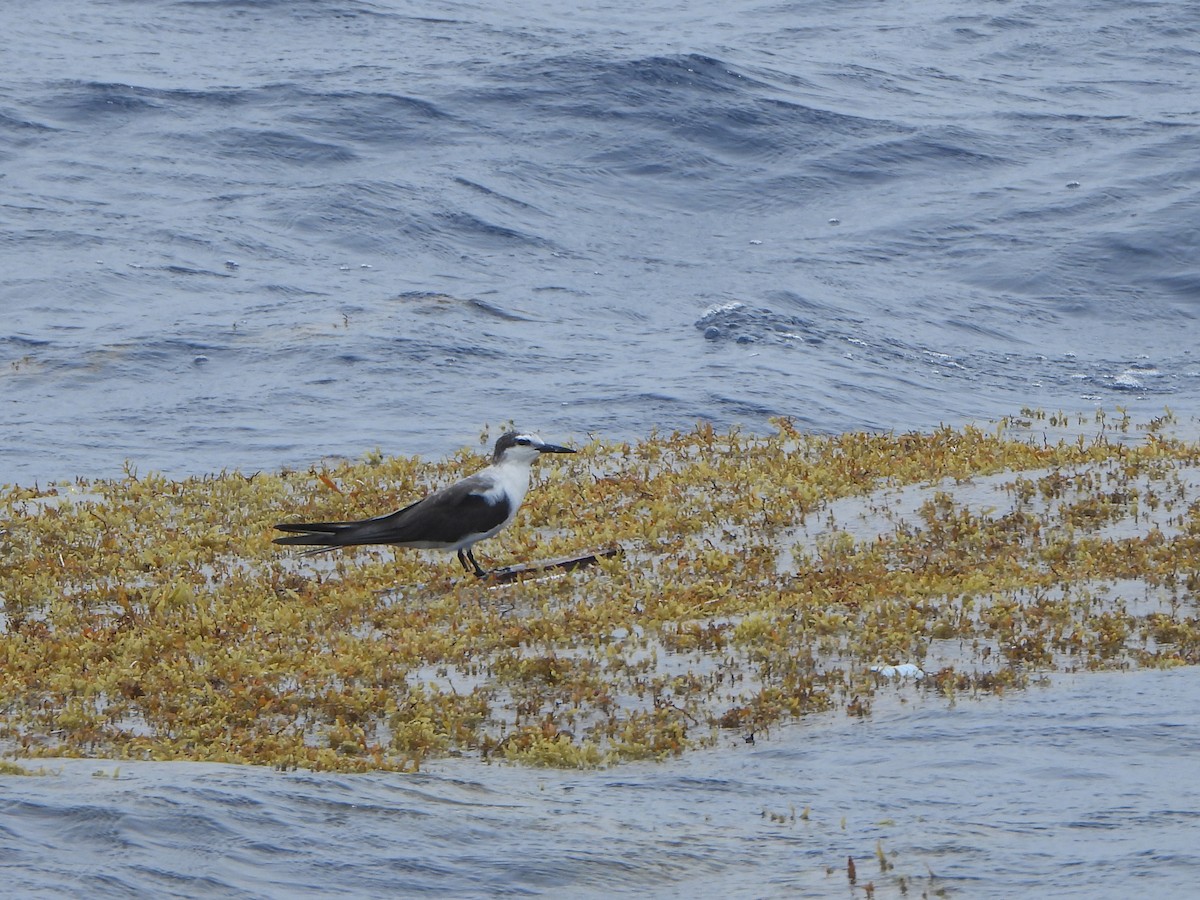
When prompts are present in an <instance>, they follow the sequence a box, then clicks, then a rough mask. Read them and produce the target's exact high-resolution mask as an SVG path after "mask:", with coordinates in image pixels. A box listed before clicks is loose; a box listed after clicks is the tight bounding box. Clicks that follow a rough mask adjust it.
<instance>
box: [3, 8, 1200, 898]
mask: <svg viewBox="0 0 1200 900" xmlns="http://www.w3.org/2000/svg"><path fill="white" fill-rule="evenodd" d="M0 33H3V34H4V35H5V48H6V49H5V53H4V71H3V75H2V76H0V77H2V83H3V86H4V90H3V92H2V93H0V254H2V258H3V263H4V264H3V266H0V312H2V313H3V315H0V426H2V427H3V433H4V440H3V441H0V482H17V483H22V484H27V483H31V482H34V481H41V482H45V481H47V480H54V479H69V478H71V477H73V476H76V475H83V476H103V475H112V474H116V473H118V472H119V471H120V470H121V467H122V465H123V464H124V461H125V460H129V461H130V462H131V464H132V465H134V466H135V467H137V468H140V469H141V470H143V471H144V470H147V469H158V470H162V471H165V472H166V473H168V474H171V475H185V474H199V473H205V472H211V471H215V470H218V469H221V468H239V469H242V470H244V471H254V470H256V469H276V468H279V467H281V466H305V465H308V464H309V463H311V462H312V461H314V460H317V459H319V458H321V457H323V456H325V455H327V454H344V455H349V456H360V455H361V454H363V453H364V452H366V451H368V450H370V449H372V448H375V447H380V448H382V449H383V450H384V451H385V452H396V453H406V454H408V453H419V454H427V455H437V456H441V455H444V454H447V453H449V452H451V451H453V450H454V449H456V448H458V447H460V446H462V445H464V444H467V443H471V442H473V440H474V439H475V436H476V435H477V434H478V433H479V431H480V430H481V429H482V428H483V426H484V425H485V424H491V425H497V424H500V423H501V422H503V421H505V420H509V419H511V420H515V421H517V422H520V423H521V424H523V425H526V426H528V427H531V428H538V429H539V430H541V431H542V432H543V433H544V434H546V435H547V437H552V438H557V439H562V440H568V439H571V438H573V437H579V436H582V435H584V434H588V433H595V434H597V435H600V436H603V437H607V438H636V437H639V436H642V435H645V434H646V433H648V432H649V431H650V430H651V429H652V428H655V427H658V428H662V429H670V428H675V427H685V428H686V427H690V426H691V425H692V424H693V423H694V422H695V421H696V420H697V419H700V418H704V419H709V420H712V421H714V422H715V423H717V424H719V425H728V424H732V423H741V424H743V425H745V426H747V427H749V428H755V429H759V428H765V427H767V419H768V417H770V416H772V415H776V414H785V415H790V416H794V417H796V418H797V419H798V420H800V422H801V423H802V424H803V425H804V426H805V427H808V428H811V429H814V430H818V431H836V430H839V429H845V428H852V427H853V428H858V427H867V428H885V429H891V428H894V429H899V430H907V429H914V428H926V427H930V426H933V425H936V424H938V423H940V422H961V421H964V420H985V419H988V418H994V417H998V416H1001V415H1004V414H1008V413H1013V412H1016V411H1017V410H1018V409H1020V408H1021V407H1022V406H1043V407H1046V408H1049V409H1064V410H1067V411H1077V410H1082V411H1085V412H1087V411H1090V410H1092V409H1093V408H1095V407H1104V408H1106V409H1109V410H1112V409H1113V408H1114V407H1116V406H1123V407H1126V408H1128V409H1129V410H1130V411H1131V412H1132V413H1133V414H1134V416H1135V417H1139V418H1146V417H1149V416H1153V415H1157V414H1158V413H1160V412H1161V411H1162V409H1163V407H1164V406H1170V407H1171V408H1172V409H1173V410H1174V411H1175V412H1176V413H1177V414H1178V415H1179V416H1180V418H1181V420H1184V421H1194V420H1195V418H1196V417H1197V416H1200V359H1198V358H1197V351H1196V349H1195V347H1196V343H1197V341H1196V334H1197V330H1196V316H1197V311H1198V309H1200V262H1198V260H1200V230H1198V229H1197V228H1196V222H1197V221H1198V219H1200V189H1198V185H1200V162H1198V160H1200V106H1198V102H1197V99H1196V98H1197V94H1196V90H1195V87H1196V85H1197V83H1200V78H1198V76H1200V51H1198V50H1197V48H1198V47H1200V6H1196V5H1194V4H1186V3H1176V2H1131V0H1126V2H1118V3H1113V2H1099V0H1063V2H1058V3H1055V4H1052V5H1045V4H1040V3H1033V2H1026V0H955V2H941V0H932V2H923V3H920V4H912V3H909V4H885V3H878V2H841V0H839V2H831V0H827V2H823V3H822V2H804V3H800V2H762V0H732V2H730V0H725V2H721V3H717V2H709V3H695V2H681V0H652V2H650V3H637V4H632V3H630V4H619V3H617V4H604V5H583V6H580V5H578V4H566V3H556V2H553V0H551V2H548V3H541V4H512V3H438V2H432V3H424V4H416V3H408V2H400V0H378V2H372V3H368V2H357V0H286V2H285V0H277V2H276V0H261V2H260V0H185V2H170V0H140V2H134V0H47V2H40V3H38V4H34V5H31V4H19V3H6V4H0ZM901 695H902V696H905V697H907V698H908V699H909V701H910V702H909V703H907V704H902V705H898V706H897V707H896V709H895V710H894V712H892V713H886V712H877V713H876V714H875V715H874V716H873V717H872V718H871V719H869V720H867V721H864V722H850V721H847V720H845V719H840V718H830V719H819V720H813V721H809V722H805V723H800V724H797V725H794V726H792V727H788V728H784V729H780V730H779V731H777V732H776V733H775V734H772V735H770V736H769V737H767V738H764V739H761V740H760V741H759V742H758V743H757V744H756V745H754V746H748V745H744V744H741V743H740V742H737V741H736V739H731V743H730V744H729V745H727V746H723V747H720V748H715V749H713V750H711V751H705V752H702V753H697V754H695V755H693V756H690V757H688V758H685V759H682V760H677V761H670V762H667V763H664V764H661V765H645V766H642V765H630V766H624V767H622V768H620V769H617V770H612V771H606V772H596V773H587V774H574V773H557V772H554V773H544V772H531V771H528V770H521V769H511V768H505V767H487V768H485V767H480V766H478V765H476V764H473V763H467V762H465V761H460V762H455V761H446V762H442V763H438V764H436V765H435V766H434V768H433V770H432V771H430V772H429V773H426V774H422V775H420V776H417V777H411V778H406V777H398V776H390V775H389V776H382V775H381V776H377V777H357V778H351V777H344V776H322V775H308V774H295V773H292V774H280V773H274V772H267V771H261V770H255V769H231V768H217V767H210V766H198V765H156V764H139V765H122V766H121V767H120V770H119V777H117V778H115V779H113V778H111V777H108V776H111V774H112V773H113V771H114V769H115V765H114V764H111V763H104V762H71V763H67V764H65V765H64V766H63V767H62V769H61V771H60V772H59V773H58V774H54V775H51V776H47V777H43V778H31V779H23V778H3V779H0V808H2V809H3V810H4V815H3V817H0V859H2V860H3V871H4V877H5V879H6V882H7V884H8V886H9V887H10V889H12V890H14V891H15V892H17V893H21V894H24V895H39V894H40V895H46V896H62V895H66V894H78V893H84V892H86V893H87V894H88V895H89V896H125V895H127V894H129V893H130V892H134V891H136V892H141V893H145V894H152V895H156V896H189V897H190V896H197V895H204V894H211V895H222V896H224V895H243V896H272V895H273V896H297V895H302V894H310V895H327V894H333V893H337V892H341V891H343V890H345V891H349V892H351V893H355V894H359V895H377V896H378V895H402V894H415V893H419V892H429V893H438V894H454V895H459V896H468V895H485V894H495V893H513V894H559V893H561V892H562V891H563V890H564V889H569V890H570V891H571V892H573V893H577V894H588V893H590V894H594V895H597V896H598V895H602V894H607V893H610V892H611V891H613V890H625V891H627V892H629V893H645V892H651V893H657V894H663V895H671V894H683V893H687V894H690V895H695V896H713V895H722V896H747V897H753V896H776V895H794V894H795V893H797V892H799V893H805V892H808V893H811V894H813V895H837V896H849V895H851V893H852V889H851V888H850V886H849V884H848V878H847V872H846V859H847V857H854V858H855V859H856V865H857V872H858V880H859V885H860V886H861V885H863V884H865V883H866V882H868V881H871V882H874V884H875V885H876V887H877V896H884V895H895V896H899V895H900V892H901V881H900V879H901V878H903V879H905V882H904V886H905V887H907V889H908V896H920V895H921V892H923V891H925V890H926V889H933V890H936V889H939V888H946V889H947V890H948V891H950V893H951V894H952V895H961V896H1014V897H1017V896H1030V895H1036V894H1041V895H1045V894H1051V893H1052V894H1054V895H1055V896H1079V897H1100V896H1111V897H1125V896H1129V895H1130V894H1131V893H1133V892H1135V891H1136V892H1140V893H1145V894H1148V895H1171V894H1172V893H1174V894H1175V895H1178V896H1182V895H1184V894H1186V893H1187V892H1188V890H1189V889H1194V886H1195V885H1196V884H1197V883H1200V866H1198V862H1200V856H1198V854H1197V851H1196V849H1195V848H1196V847H1197V846H1200V834H1198V833H1197V832H1198V829H1197V812H1196V810H1197V809H1198V808H1200V797H1197V793H1196V787H1195V784H1194V782H1195V779H1194V777H1192V775H1191V774H1190V773H1191V772H1192V771H1193V769H1194V767H1195V759H1196V757H1197V751H1198V750H1200V747H1198V746H1197V741H1198V736H1197V730H1196V722H1197V712H1198V711H1200V710H1198V708H1197V705H1198V703H1200V688H1198V686H1197V681H1196V674H1195V673H1194V672H1192V671H1178V672H1171V673H1139V674H1131V675H1104V676H1089V677H1082V676H1080V677H1078V678H1070V679H1056V682H1055V684H1054V685H1053V686H1051V687H1049V688H1048V689H1047V690H1044V691H1043V690H1033V691H1031V692H1029V693H1026V694H1022V695H1019V696H1011V697H1008V698H1005V699H1002V700H995V699H991V700H987V701H984V702H982V703H979V704H976V703H974V702H962V703H960V704H958V705H957V706H954V707H950V708H948V707H947V706H945V705H944V703H943V702H941V701H935V700H932V699H928V700H926V699H922V694H921V690H920V688H917V687H915V686H912V685H909V686H907V687H904V688H902V689H901ZM95 772H99V775H97V776H93V773H95ZM806 808H808V809H809V810H810V812H809V814H808V817H807V818H805V817H804V810H805V809H806ZM793 817H794V818H793ZM877 847H879V848H882V852H883V853H884V854H885V858H886V859H887V860H888V861H889V862H890V863H891V864H892V865H893V866H894V868H891V869H888V870H886V871H882V870H881V865H880V862H879V860H878V859H877V858H876V855H875V854H876V850H877ZM858 893H861V892H858Z"/></svg>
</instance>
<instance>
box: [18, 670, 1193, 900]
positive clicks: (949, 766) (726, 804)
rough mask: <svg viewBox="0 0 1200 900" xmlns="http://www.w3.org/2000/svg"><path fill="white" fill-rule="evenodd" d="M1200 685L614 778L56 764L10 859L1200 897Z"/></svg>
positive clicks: (302, 884)
mask: <svg viewBox="0 0 1200 900" xmlns="http://www.w3.org/2000/svg"><path fill="white" fill-rule="evenodd" d="M1197 681H1198V678H1197V672H1196V670H1195V669H1184V670H1176V671H1173V672H1139V673H1132V674H1126V673H1107V674H1094V675H1088V676H1060V677H1056V679H1055V683H1054V684H1052V685H1051V686H1049V687H1046V688H1038V689H1034V690H1031V691H1028V692H1024V693H1020V694H1015V695H1012V696H1010V697H1008V698H1005V699H998V698H994V697H990V698H987V699H985V700H983V701H981V702H977V701H973V700H961V701H959V703H958V704H957V705H954V706H948V705H947V704H946V703H945V701H944V700H940V699H937V698H936V697H934V696H928V697H927V696H926V695H924V694H923V693H922V692H921V691H920V690H919V689H914V688H912V686H911V685H910V686H908V687H906V688H903V689H902V690H901V691H900V692H899V693H898V694H897V695H896V696H895V697H894V698H893V700H894V701H897V700H898V699H899V698H901V697H903V698H904V700H905V701H906V702H904V703H899V702H892V703H891V704H889V703H887V702H886V701H885V702H880V703H878V704H877V706H878V707H881V708H882V709H881V711H877V712H876V713H874V714H873V715H872V716H871V717H870V718H868V719H865V720H851V719H849V718H847V717H846V716H844V715H838V716H834V715H823V716H817V717H814V718H813V719H811V720H805V721H803V722H800V723H797V724H793V725H790V726H786V727H783V728H779V729H776V730H775V731H774V732H772V733H771V734H770V735H769V736H766V737H764V738H763V739H762V740H759V741H758V742H757V743H755V744H754V745H753V746H750V745H747V744H745V743H743V742H742V741H741V739H740V738H738V737H734V738H732V739H731V740H730V742H729V743H728V745H726V746H721V747H717V748H713V749H711V750H704V751H698V752H696V753H693V754H691V755H690V756H688V757H686V758H684V759H681V760H677V761H675V762H670V763H666V764H655V763H634V764H629V765H625V766H621V767H620V768H617V769H613V770H609V771H601V772H583V773H579V772H561V771H538V770H533V771H531V770H527V769H517V768H513V767H507V766H480V765H478V764H476V763H471V762H467V761H465V760H445V761H441V762H436V763H434V764H433V766H432V767H431V768H430V770H429V771H428V772H426V773H422V774H418V775H406V776H396V775H363V776H345V775H314V774H310V773H303V772H290V773H281V772H273V771H265V770H260V769H255V768H253V767H236V766H214V765H199V764H179V763H139V764H134V765H129V764H120V765H117V764H114V763H111V762H104V761H95V760H70V761H64V762H50V763H48V764H47V770H48V771H50V773H51V774H48V775H45V776H43V777H33V778H25V777H15V778H4V779H3V780H2V781H0V860H2V861H3V862H2V865H3V872H4V878H5V885H6V889H7V890H8V891H9V892H10V895H13V896H47V897H64V896H83V895H86V896H89V897H127V896H132V895H138V894H140V895H143V896H154V897H201V896H209V897H329V896H361V897H414V896H453V897H496V896H529V897H538V896H547V897H562V896H570V897H607V896H620V895H623V896H639V897H644V896H660V897H738V898H755V897H797V896H800V897H861V896H865V895H864V893H863V889H864V888H865V886H866V885H867V884H872V885H873V886H874V888H875V896H876V897H880V898H883V897H889V898H892V897H905V896H907V897H922V896H929V897H935V896H944V897H1013V898H1024V897H1033V896H1036V897H1077V898H1081V900H1083V898H1087V900H1094V898H1126V897H1129V896H1131V895H1133V894H1134V893H1136V894H1138V895H1140V896H1147V897H1169V896H1178V897H1187V896H1191V895H1192V894H1194V892H1195V886H1196V883H1197V880H1198V879H1200V787H1198V786H1197V784H1196V780H1195V778H1193V777H1191V773H1192V772H1193V771H1194V769H1195V760H1196V757H1197V754H1198V753H1200V724H1198V723H1200V703H1198V701H1197V698H1198V697H1200V689H1198V685H1197ZM880 854H882V859H883V861H885V862H886V864H887V866H888V868H887V869H886V870H885V869H884V862H881V859H880ZM851 858H852V859H853V860H854V864H855V873H856V876H857V887H851V885H850V883H849V876H848V871H847V870H848V866H847V861H848V859H851Z"/></svg>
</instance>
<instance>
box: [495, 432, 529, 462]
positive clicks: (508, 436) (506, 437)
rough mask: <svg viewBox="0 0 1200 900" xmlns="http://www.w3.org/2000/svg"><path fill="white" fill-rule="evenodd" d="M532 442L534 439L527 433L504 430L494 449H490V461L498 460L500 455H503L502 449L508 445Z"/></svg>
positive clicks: (514, 445)
mask: <svg viewBox="0 0 1200 900" xmlns="http://www.w3.org/2000/svg"><path fill="white" fill-rule="evenodd" d="M532 443H534V439H533V438H531V437H530V436H529V435H527V434H522V433H521V432H519V431H506V432H505V433H504V434H502V435H500V438H499V439H498V440H497V441H496V449H495V450H494V451H492V462H499V461H500V457H501V456H503V455H504V451H505V450H507V449H508V448H509V447H516V446H518V445H519V444H532Z"/></svg>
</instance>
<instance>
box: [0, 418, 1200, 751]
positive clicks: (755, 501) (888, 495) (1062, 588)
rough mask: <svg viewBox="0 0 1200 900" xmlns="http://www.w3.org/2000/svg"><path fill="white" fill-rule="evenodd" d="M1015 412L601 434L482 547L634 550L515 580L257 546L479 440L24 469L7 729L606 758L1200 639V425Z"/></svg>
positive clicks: (179, 744)
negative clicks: (298, 459)
mask: <svg viewBox="0 0 1200 900" xmlns="http://www.w3.org/2000/svg"><path fill="white" fill-rule="evenodd" d="M1023 416H1024V417H1023V418H1014V419H1008V420H1005V421H1003V422H1001V423H999V425H997V427H995V428H994V429H992V430H981V429H979V428H975V427H964V428H957V429H956V428H941V429H938V430H936V431H934V432H932V433H928V434H918V433H912V434H867V433H852V434H838V435H829V436H814V435H809V434H804V433H802V432H800V431H799V430H798V429H797V428H796V427H795V426H794V425H793V424H792V423H791V422H788V421H779V422H777V423H776V426H777V431H776V433H774V434H772V435H770V436H766V437H762V436H751V435H746V434H743V433H742V432H740V431H738V430H733V431H730V432H727V433H718V432H716V431H714V430H713V429H712V428H711V427H709V426H707V425H701V426H699V427H697V428H696V429H695V430H693V431H691V432H688V433H676V434H671V435H668V436H659V435H655V436H651V437H649V438H647V439H646V440H644V441H642V442H641V443H638V444H624V443H606V442H602V441H592V442H591V443H589V444H587V445H586V446H585V447H584V448H582V452H581V453H580V454H579V455H578V457H574V458H572V459H570V460H566V461H562V463H561V464H559V465H556V466H554V467H547V468H546V469H544V470H543V471H542V472H541V473H540V474H541V477H542V479H543V482H542V484H541V485H539V486H538V487H537V488H536V489H535V490H533V491H532V492H531V493H530V496H529V499H528V501H527V503H526V506H525V507H524V508H523V510H522V513H521V515H520V516H519V518H518V520H517V522H516V524H515V525H514V526H513V527H512V528H511V529H509V530H508V531H506V532H504V533H503V535H502V536H501V537H499V538H497V539H495V540H493V541H491V542H489V545H488V546H487V548H486V550H485V552H486V554H487V555H488V557H489V559H491V560H493V561H494V562H497V563H504V562H511V561H524V560H531V559H537V558H545V557H552V556H561V555H569V554H571V553H573V552H577V551H580V550H585V549H589V548H595V547H600V546H605V545H608V544H619V545H621V547H623V548H624V550H625V552H624V553H623V554H622V555H620V556H617V557H614V558H611V559H606V560H603V561H601V562H600V563H599V564H598V565H597V566H595V567H593V568H591V569H587V570H579V571H574V572H571V573H566V574H557V575H555V576H553V577H541V578H528V579H525V580H522V581H518V582H516V583H513V584H494V583H488V582H487V581H480V580H476V579H474V578H470V577H463V575H462V573H461V572H459V571H458V570H457V566H455V565H453V564H452V563H453V560H452V559H450V558H448V557H445V556H441V555H436V554H430V553H418V552H413V551H407V550H401V551H393V550H390V549H388V548H366V549H359V550H353V551H349V552H346V553H342V554H340V555H334V554H329V555H326V556H320V557H309V558H305V557H299V556H296V555H294V554H291V553H288V552H284V551H281V550H280V548H279V547H276V546H274V545H272V544H271V536H272V535H271V524H272V523H273V522H276V521H279V520H280V519H284V518H292V517H295V518H312V519H336V518H356V517H361V516H364V515H370V514H373V513H377V512H381V511H386V510H388V509H390V508H398V507H399V506H400V505H401V504H403V503H404V502H405V501H406V500H408V499H410V498H411V497H413V496H414V495H417V494H420V493H421V492H423V491H426V490H428V489H429V488H431V487H433V486H436V485H438V484H444V483H445V482H446V481H448V480H451V479H453V478H456V477H459V476H460V475H462V474H464V472H465V471H467V470H469V469H470V468H472V467H475V466H478V465H480V464H481V462H482V460H481V458H480V457H479V455H478V454H475V453H470V452H464V453H461V454H458V455H457V456H455V457H454V458H452V459H449V460H446V461H443V462H440V463H423V462H420V461H418V460H416V459H411V458H403V457H396V458H385V457H382V456H380V455H379V454H375V455H372V456H370V457H368V458H367V459H365V460H363V461H361V462H356V463H346V464H344V465H337V466H333V467H330V468H324V469H320V470H313V471H309V472H282V473H278V474H266V473H258V474H254V475H244V474H241V473H237V472H234V473H228V472H223V473H221V474H219V475H213V476H208V477H203V478H191V479H187V480H184V481H173V480H169V479H166V478H163V477H161V476H158V475H154V474H147V475H139V474H137V473H136V472H135V471H133V470H132V469H130V470H129V471H127V473H126V475H125V477H123V478H120V479H115V480H111V481H95V482H83V481H78V482H75V483H70V484H58V485H53V486H51V487H49V488H47V489H37V488H21V487H11V486H10V487H6V488H3V489H2V491H0V509H2V517H3V518H2V526H0V527H2V531H0V602H2V604H3V607H2V610H3V614H2V616H0V659H2V660H3V666H2V668H0V705H2V706H0V741H2V742H3V743H2V744H0V748H2V749H3V750H4V751H5V753H6V755H8V756H12V757H49V756H103V757H112V758H129V759H190V760H208V761H223V762H242V763H256V764H264V765H272V766H278V767H296V766H299V767H305V768H311V769H336V770H356V771H360V770H367V769H398V770H399V769H404V770H411V769H415V768H416V767H418V766H419V765H420V764H421V763H422V761H423V760H425V759H427V758H430V757H434V756H438V755H444V754H471V755H475V756H477V757H479V758H480V759H483V760H490V759H496V758H500V759H507V760H514V761H521V762H525V763H530V764H538V765H556V766H590V765H602V764H612V763H615V762H618V761H620V760H623V759H637V758H661V757H664V756H669V755H672V754H678V753H681V752H684V751H685V750H687V749H689V748H693V747H698V746H704V745H708V744H712V743H714V742H716V741H717V740H718V739H719V737H720V735H721V734H722V733H723V730H725V729H730V730H735V731H734V732H733V734H734V735H735V736H740V737H745V738H751V737H752V736H753V735H754V734H755V733H762V732H763V731H764V730H766V729H769V728H771V727H772V726H773V725H775V724H776V723H779V722H781V721H784V720H788V719H794V718H796V717H798V716H803V715H805V714H806V713H811V712H814V711H819V710H828V709H834V708H839V707H840V708H844V709H845V710H846V711H847V712H848V713H850V714H852V715H867V714H869V711H870V708H871V704H872V701H873V699H875V698H876V696H877V693H878V691H879V690H880V688H881V686H883V685H885V684H888V683H889V681H888V679H887V677H886V674H885V673H888V672H890V671H895V670H889V669H886V668H884V669H880V666H886V665H888V664H901V663H905V664H909V665H910V666H919V667H920V668H921V669H923V670H924V672H925V673H928V674H927V675H926V676H925V677H924V679H923V680H921V681H919V682H917V683H918V684H919V685H920V688H918V689H920V690H924V691H935V692H941V693H944V694H962V693H964V692H965V693H968V694H970V693H975V692H992V691H1003V690H1008V689H1012V688H1017V687H1020V686H1022V685H1024V684H1026V683H1027V682H1028V681H1029V679H1030V678H1031V677H1036V676H1038V675H1039V674H1041V673H1048V672H1055V671H1061V670H1076V669H1102V668H1104V669H1106V668H1114V667H1129V666H1172V665H1183V664H1196V663H1197V662H1200V618H1198V612H1197V590H1198V587H1200V568H1198V566H1200V499H1198V498H1197V486H1198V485H1200V446H1198V445H1197V444H1196V443H1194V442H1190V441H1185V440H1181V439H1176V438H1171V437H1167V436H1165V434H1164V433H1163V432H1164V423H1165V422H1166V419H1164V420H1158V421H1156V422H1154V423H1151V424H1150V425H1148V426H1145V427H1143V428H1141V429H1134V428H1132V427H1131V426H1130V423H1129V421H1128V419H1127V417H1126V418H1123V419H1121V420H1119V421H1118V422H1117V424H1116V425H1114V424H1113V423H1112V422H1110V421H1109V420H1108V419H1107V417H1106V416H1104V415H1103V414H1098V415H1097V416H1096V417H1095V420H1094V421H1093V420H1092V419H1090V418H1089V419H1088V420H1087V421H1086V422H1085V421H1084V420H1083V419H1075V420H1072V421H1068V417H1067V416H1057V415H1056V416H1052V417H1049V418H1047V417H1046V416H1045V415H1044V414H1042V413H1037V412H1032V411H1028V410H1027V411H1024V412H1023ZM1083 426H1086V428H1087V429H1088V432H1084V431H1083V430H1082V427H1083ZM1055 435H1057V436H1055ZM736 743H737V744H740V743H741V741H740V740H738V741H736Z"/></svg>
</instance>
